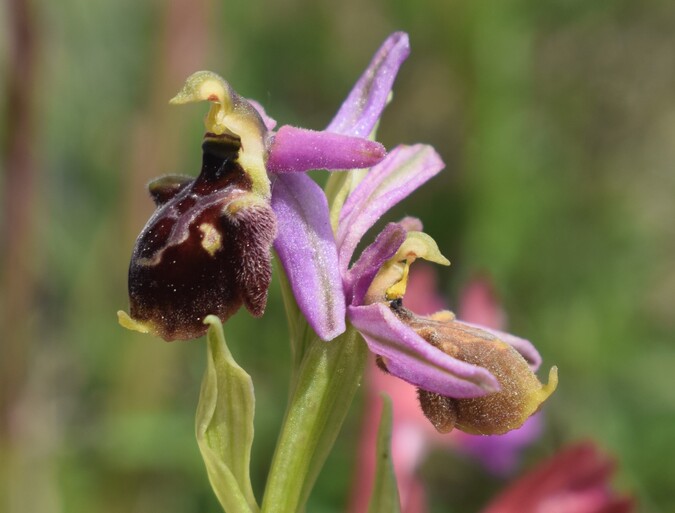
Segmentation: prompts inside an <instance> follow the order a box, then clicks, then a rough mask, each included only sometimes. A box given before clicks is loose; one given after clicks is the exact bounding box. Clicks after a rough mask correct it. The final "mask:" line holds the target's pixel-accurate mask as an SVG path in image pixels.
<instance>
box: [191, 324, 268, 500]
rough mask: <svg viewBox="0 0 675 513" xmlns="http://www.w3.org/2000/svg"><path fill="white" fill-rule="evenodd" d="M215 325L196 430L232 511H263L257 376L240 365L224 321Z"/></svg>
mask: <svg viewBox="0 0 675 513" xmlns="http://www.w3.org/2000/svg"><path fill="white" fill-rule="evenodd" d="M204 322H205V323H207V324H210V327H209V331H208V334H207V336H206V342H207V351H208V352H207V364H206V372H205V374H204V379H203V381H202V388H201V392H200V395H199V405H198V406H197V418H196V422H195V431H196V435H197V443H198V444H199V450H200V451H201V453H202V458H203V459H204V464H205V465H206V471H207V473H208V476H209V481H210V483H211V487H212V488H213V491H214V492H215V494H216V497H218V500H219V501H220V504H221V505H222V506H223V509H224V510H225V512H226V513H257V512H258V511H259V507H258V504H257V503H256V500H255V497H254V495H253V490H252V489H251V480H250V477H249V464H250V460H251V445H252V444H253V414H254V409H255V396H254V395H253V382H252V381H251V377H250V376H249V375H248V374H247V373H246V371H244V369H242V368H241V367H239V365H237V362H235V361H234V359H233V358H232V354H231V353H230V350H229V349H228V348H227V344H226V343H225V336H224V335H223V325H222V324H221V322H220V319H218V317H216V316H215V315H209V316H208V317H206V319H205V320H204Z"/></svg>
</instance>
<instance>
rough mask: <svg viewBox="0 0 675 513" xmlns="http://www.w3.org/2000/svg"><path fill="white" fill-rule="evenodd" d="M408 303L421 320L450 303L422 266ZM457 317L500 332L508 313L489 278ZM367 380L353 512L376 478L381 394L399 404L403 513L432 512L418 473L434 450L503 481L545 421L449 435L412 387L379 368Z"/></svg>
mask: <svg viewBox="0 0 675 513" xmlns="http://www.w3.org/2000/svg"><path fill="white" fill-rule="evenodd" d="M404 304H405V305H406V307H407V308H409V309H410V310H411V311H413V312H415V313H416V314H418V315H431V314H433V313H434V312H437V311H439V310H442V309H443V308H444V307H445V305H446V302H445V300H444V299H443V298H442V297H441V296H440V294H439V293H438V291H437V275H436V273H435V270H434V268H433V267H431V266H429V265H418V266H416V267H415V268H414V269H412V270H411V273H410V279H409V282H408V287H407V291H406V295H405V297H404ZM459 316H460V318H461V319H464V320H466V321H469V322H477V323H481V324H483V325H485V326H488V327H491V328H502V327H504V324H505V314H504V311H503V310H502V308H501V306H500V304H499V303H498V301H497V299H496V297H495V294H494V292H493V291H492V287H491V285H490V282H489V281H488V280H487V279H485V278H477V279H473V280H471V281H470V282H469V284H468V285H467V286H466V287H464V289H463V290H462V292H461V295H460V300H459ZM365 380H366V398H365V402H366V404H365V407H364V417H363V421H362V428H361V435H360V437H359V450H358V456H357V458H358V460H357V466H356V473H355V476H354V479H353V480H352V483H353V488H352V494H351V500H350V508H349V511H352V512H354V513H356V512H359V511H365V510H366V509H367V505H368V500H369V494H370V490H371V488H372V485H373V482H374V479H375V454H374V453H373V451H372V447H373V446H374V444H375V440H376V438H377V430H378V423H379V419H380V414H381V413H380V410H381V400H380V395H381V394H382V393H386V394H387V395H389V396H390V397H393V398H394V399H395V401H394V404H393V423H392V436H391V458H392V463H393V466H394V473H395V475H396V481H397V485H398V490H399V496H400V501H401V511H403V512H404V513H423V512H425V511H428V508H427V505H426V502H427V501H426V491H425V488H424V484H423V483H422V481H421V479H420V477H419V476H418V468H419V466H420V465H421V463H422V462H423V461H424V458H425V456H426V455H427V453H428V452H429V451H430V450H433V449H434V448H444V449H446V450H448V449H449V450H453V451H457V452H459V453H464V454H467V455H469V456H471V457H473V458H476V459H477V460H478V461H479V462H480V463H481V464H482V465H483V467H484V468H485V469H486V470H487V471H488V472H490V473H492V474H496V475H499V476H505V475H508V474H511V473H513V472H514V471H515V470H516V467H517V463H518V460H519V459H520V458H519V456H520V453H521V452H522V449H524V448H525V447H526V446H527V445H529V444H530V443H531V442H533V441H534V440H535V439H536V438H537V437H538V436H539V434H540V433H541V417H540V415H539V414H537V415H534V416H532V417H530V418H529V419H528V420H527V421H526V422H525V424H523V426H522V427H520V428H519V429H516V430H513V431H511V432H509V433H507V434H505V435H496V436H475V435H469V434H465V433H462V432H460V431H457V432H455V433H454V434H453V435H451V436H448V435H447V434H445V435H444V434H440V433H438V432H437V431H436V430H435V429H434V427H433V426H432V425H431V423H430V422H429V421H428V420H427V419H426V418H425V417H424V414H423V413H422V411H421V410H420V407H419V400H418V398H417V393H416V391H415V389H414V387H412V386H410V385H409V384H407V383H405V382H403V381H402V380H400V379H396V378H394V377H393V376H390V375H388V374H386V373H383V372H380V371H379V369H378V368H377V366H376V365H370V366H368V368H367V369H366V378H365Z"/></svg>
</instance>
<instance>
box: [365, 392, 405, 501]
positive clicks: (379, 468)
mask: <svg viewBox="0 0 675 513" xmlns="http://www.w3.org/2000/svg"><path fill="white" fill-rule="evenodd" d="M391 428H392V413H391V399H390V398H389V397H388V396H387V395H385V394H382V419H381V420H380V428H379V429H378V431H377V455H376V458H377V459H376V469H375V483H374V484H373V493H372V495H371V496H370V504H369V505H368V513H400V511H401V504H400V501H399V497H398V489H397V488H396V476H395V475H394V465H393V463H392V461H391Z"/></svg>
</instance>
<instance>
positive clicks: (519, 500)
mask: <svg viewBox="0 0 675 513" xmlns="http://www.w3.org/2000/svg"><path fill="white" fill-rule="evenodd" d="M614 469H615V462H614V461H613V460H612V459H611V458H610V457H608V456H607V455H605V454H603V453H602V452H600V450H599V449H598V448H597V446H596V445H595V444H594V443H593V442H590V441H588V442H581V443H578V444H576V445H572V446H570V447H568V448H567V449H565V450H563V451H561V452H559V453H557V454H556V455H555V456H553V457H552V458H550V459H549V460H547V461H545V462H543V463H541V464H540V465H539V466H537V467H536V468H535V469H533V470H531V471H530V472H528V473H527V474H525V475H524V476H523V477H521V478H520V479H518V480H517V481H516V482H515V483H513V484H512V485H511V486H509V487H508V488H507V489H506V490H505V491H504V492H502V493H501V494H500V495H498V496H497V498H495V499H494V500H493V501H492V502H491V503H490V504H489V505H488V507H487V508H486V509H485V510H483V512H482V513H629V512H632V511H635V501H634V499H633V498H632V497H628V496H619V495H617V494H616V493H615V492H614V491H613V490H612V489H611V487H610V484H609V479H610V477H611V475H612V473H613V472H614Z"/></svg>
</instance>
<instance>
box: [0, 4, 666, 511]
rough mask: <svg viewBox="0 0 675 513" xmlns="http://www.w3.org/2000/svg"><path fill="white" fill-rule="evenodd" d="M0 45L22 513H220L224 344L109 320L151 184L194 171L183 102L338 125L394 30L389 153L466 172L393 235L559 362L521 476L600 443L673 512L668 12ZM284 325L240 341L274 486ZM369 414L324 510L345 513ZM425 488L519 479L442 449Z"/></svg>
mask: <svg viewBox="0 0 675 513" xmlns="http://www.w3.org/2000/svg"><path fill="white" fill-rule="evenodd" d="M22 13H24V14H25V16H24V15H22ZM0 27H1V29H0V34H2V35H1V36H0V77H2V81H0V98H1V100H0V101H1V102H2V103H1V104H0V116H1V118H0V119H2V125H1V126H0V138H1V139H2V143H3V145H2V150H0V151H2V153H1V154H0V157H2V160H1V161H2V166H3V167H2V180H1V181H0V207H1V209H2V210H1V212H2V214H1V215H2V218H1V219H0V221H1V225H0V226H2V228H1V229H2V232H0V233H1V236H2V238H1V239H0V248H1V249H2V252H1V253H0V265H1V266H2V267H1V268H0V273H1V274H0V277H1V278H2V281H1V282H0V287H1V288H0V307H1V313H2V323H3V324H2V326H1V329H2V331H1V333H2V335H0V338H1V339H0V351H1V352H0V371H1V372H2V374H1V375H0V378H1V381H0V399H1V400H2V403H1V404H0V406H1V407H2V410H1V411H0V414H1V415H2V417H1V418H0V420H1V427H0V483H2V485H0V500H2V501H3V502H2V504H3V506H2V507H0V509H2V511H7V512H8V513H15V512H28V511H32V512H44V513H51V512H62V511H63V512H66V511H67V512H85V511H97V512H99V513H109V512H110V513H112V512H122V511H123V512H136V511H138V512H140V511H163V512H164V513H179V512H180V513H182V512H195V511H212V512H215V511H218V505H217V502H216V500H215V498H214V497H213V496H212V494H211V492H210V490H209V488H208V482H207V479H206V474H205V471H204V469H203V466H202V462H201V460H200V457H199V452H198V449H197V444H196V443H195V440H194V434H193V415H194V410H195V407H196V402H197V395H198V389H199V384H200V380H201V373H202V372H203V368H204V365H205V347H204V341H203V340H202V341H195V342H190V343H173V344H170V345H167V344H165V343H163V342H161V341H159V340H157V339H153V338H151V337H147V336H141V335H136V334H133V333H131V332H128V331H125V330H123V329H122V328H120V327H119V326H118V325H117V323H116V318H115V312H116V310H118V309H120V308H126V301H127V299H126V268H127V264H128V258H129V254H130V251H131V248H132V245H133V242H134V239H135V237H136V235H137V233H138V232H139V230H140V229H141V228H142V226H143V225H144V223H145V221H146V219H147V218H148V217H149V215H150V213H151V212H152V209H153V207H152V202H151V201H150V199H149V198H148V197H147V194H146V192H145V188H144V186H145V183H146V182H147V181H148V180H150V179H151V178H152V177H155V176H157V175H160V174H163V173H169V172H181V173H186V172H187V173H196V172H197V171H198V169H199V163H200V139H201V132H202V124H201V118H202V116H203V114H204V109H203V108H200V107H183V108H173V107H169V106H168V105H167V100H168V99H169V98H170V97H171V96H172V95H173V94H174V93H175V92H176V91H177V90H178V89H179V88H180V86H181V85H182V83H183V80H184V78H185V77H187V75H189V74H190V73H191V72H193V71H196V70H198V69H212V70H214V71H216V72H218V73H220V74H222V75H223V76H225V77H226V78H227V79H228V80H229V81H230V82H231V83H232V85H233V86H234V87H235V88H236V89H237V91H239V92H240V93H241V94H243V95H245V96H247V97H251V98H255V99H258V100H259V101H260V102H261V103H263V104H264V105H265V106H266V108H267V111H268V113H269V114H270V115H272V116H273V117H275V118H276V119H277V120H278V121H279V122H280V123H282V124H285V123H291V124H297V125H300V126H305V127H310V128H316V129H319V128H321V127H322V126H325V125H326V124H327V123H328V121H329V120H330V118H331V116H332V114H333V113H334V112H335V110H336V109H337V107H338V105H339V104H340V102H341V101H342V99H343V98H344V96H345V95H346V93H347V92H348V91H349V89H350V87H351V84H352V83H353V81H354V80H355V79H356V78H357V77H358V75H359V74H360V72H361V70H362V69H363V67H364V66H365V65H366V64H367V63H368V61H369V59H370V57H371V55H372V52H373V51H374V50H375V49H376V48H377V47H378V46H379V44H380V42H381V41H382V40H383V39H384V38H385V37H386V35H388V34H389V33H390V32H392V31H394V30H405V31H407V32H409V34H410V39H411V44H412V54H411V57H410V58H409V60H408V61H407V63H406V64H405V65H404V67H403V69H402V71H401V74H400V76H399V79H398V80H397V82H396V85H395V99H394V102H393V103H392V104H391V105H390V107H389V108H388V110H387V111H386V113H385V115H384V117H383V120H382V124H381V129H380V140H381V141H382V142H383V143H384V144H385V145H386V146H387V147H389V148H391V147H393V146H394V145H395V144H397V143H399V142H408V143H412V142H428V143H431V144H433V145H434V146H435V147H436V148H437V149H438V151H439V152H440V153H441V155H442V156H443V158H444V160H445V162H446V163H447V170H446V171H445V172H444V173H443V174H442V175H441V176H440V177H439V178H437V179H436V180H434V181H433V182H432V183H430V184H428V185H426V186H425V187H424V188H423V189H422V190H420V191H419V192H418V193H417V194H416V195H414V196H413V197H412V198H411V199H409V200H408V201H406V202H405V203H404V204H403V205H402V206H401V207H400V208H399V209H398V210H397V212H395V213H394V214H393V215H391V216H389V219H396V218H398V217H400V216H402V215H404V214H410V215H415V216H418V217H421V218H422V219H423V220H424V222H425V227H426V231H427V232H429V233H430V234H431V235H432V236H434V237H435V238H436V240H437V241H438V243H439V246H440V247H441V249H442V250H443V252H444V253H445V254H446V255H447V256H448V257H449V258H450V260H451V261H452V262H453V265H452V267H451V268H450V269H448V270H446V269H442V270H439V272H440V276H441V287H442V288H443V290H444V291H445V292H446V293H447V296H448V297H449V298H450V302H451V303H452V301H453V299H454V298H456V297H457V294H458V291H459V290H460V289H461V287H462V285H463V284H465V283H466V282H467V280H468V279H469V278H470V277H471V276H473V275H474V274H475V273H487V274H489V275H490V276H491V277H492V278H493V280H494V283H495V286H496V289H497V290H498V292H499V294H500V297H501V300H502V302H503V304H504V307H505V309H506V310H507V311H508V313H509V322H510V327H511V331H513V332H514V333H518V334H521V335H523V336H526V337H527V338H529V339H531V340H533V341H534V342H535V344H536V345H537V346H538V348H539V349H540V350H541V353H542V355H543V357H544V361H545V366H546V367H548V366H550V365H551V364H557V365H558V366H559V369H560V379H561V384H560V386H559V389H558V391H557V392H556V394H555V395H554V397H553V398H552V399H551V400H550V402H549V403H548V404H547V407H546V416H547V422H548V427H547V430H546V435H545V436H544V438H543V439H542V440H541V441H540V442H538V443H537V444H535V446H534V447H533V448H532V449H531V450H530V451H529V452H528V454H527V463H532V462H534V461H536V460H537V459H539V458H541V457H543V456H546V455H548V454H551V453H552V452H554V450H555V449H556V448H558V447H560V446H561V445H562V444H563V443H565V442H567V441H571V440H576V439H578V438H583V437H592V438H594V439H596V440H598V441H599V442H600V443H601V445H602V446H603V447H605V448H607V449H608V450H609V451H611V452H612V453H614V454H615V455H616V457H617V459H618V461H619V463H620V471H619V473H618V479H617V485H618V486H619V487H620V488H622V489H625V490H630V491H632V492H634V493H635V494H636V495H637V496H638V497H639V502H640V507H641V511H646V512H652V513H659V512H668V511H674V510H675V493H674V492H673V490H675V482H674V481H673V477H672V476H673V472H672V468H671V467H672V463H671V462H672V461H673V460H674V459H675V448H674V444H673V439H674V438H675V387H674V386H673V373H674V372H675V352H674V351H673V342H674V341H675V337H674V334H675V315H674V312H673V302H674V299H675V262H674V259H673V256H674V255H675V223H674V222H673V219H675V202H674V201H673V198H674V197H675V173H674V172H673V162H674V161H675V144H673V141H674V139H675V60H674V59H673V51H672V48H673V47H674V45H675V5H674V4H673V3H672V2H668V1H665V0H663V1H660V0H645V1H642V2H630V1H627V0H607V1H602V2H590V1H587V0H544V1H542V0H537V1H535V0H480V1H479V0H443V1H440V0H437V1H420V2H411V1H409V0H380V1H374V2H369V3H363V2H358V1H355V0H344V1H342V2H334V1H328V0H321V1H315V2H311V1H308V0H281V1H267V2H256V1H250V2H241V1H215V0H194V1H188V0H175V1H173V2H159V1H155V2H137V1H131V0H116V1H112V0H86V1H85V0H60V1H59V2H49V1H47V0H33V1H30V2H27V3H26V2H22V1H21V0H8V2H6V3H5V4H3V5H2V6H1V7H0ZM17 83H18V84H19V87H18V89H17V88H16V87H15V86H16V84H17ZM13 84H14V85H13ZM17 90H18V96H16V94H17ZM17 98H18V99H17ZM317 179H318V180H323V179H325V176H324V174H323V173H317ZM284 330H285V328H284V317H283V311H282V306H281V299H280V294H279V291H278V289H277V288H276V287H274V288H273V290H272V291H271V297H270V302H269V306H268V312H267V314H266V315H265V317H264V318H263V319H262V320H254V319H252V318H251V317H250V316H248V315H247V314H246V313H244V312H241V313H239V314H238V315H237V316H236V317H235V318H234V319H233V320H232V321H230V322H229V323H228V324H227V325H226V336H227V337H228V342H229V345H230V348H231V349H232V351H233V353H234V355H235V357H236V358H237V360H238V362H239V363H240V364H241V365H242V366H243V367H244V368H245V369H247V371H248V372H249V373H250V374H251V375H252V377H253V380H254V384H255V388H256V397H257V411H256V441H255V445H254V453H253V462H252V464H253V476H252V477H253V483H254V489H255V490H256V492H257V493H258V494H260V492H261V491H262V487H263V485H264V479H265V476H266V473H267V466H268V462H269V460H270V456H271V452H272V450H273V447H274V443H275V437H276V433H277V431H278V428H279V424H280V422H281V416H282V414H283V408H284V403H285V400H286V393H285V392H284V390H285V387H286V383H287V380H288V376H289V369H288V365H287V364H288V363H289V362H290V355H289V349H288V344H287V342H286V340H285V338H284ZM358 406H359V405H356V407H355V409H354V412H353V415H352V417H351V418H350V420H349V421H348V425H347V426H346V428H345V431H344V433H343V436H342V437H341V439H340V441H339V443H338V448H337V450H336V452H335V454H334V455H333V456H332V457H331V459H330V460H329V462H328V466H327V468H326V471H325V472H324V473H323V474H322V476H321V478H320V480H319V483H318V486H317V489H316V491H315V493H314V495H313V497H312V499H311V501H310V505H309V508H308V511H311V512H318V513H322V512H325V513H332V512H337V511H342V510H344V506H345V503H346V497H347V494H348V490H349V477H350V475H351V474H352V468H353V465H354V458H353V451H354V449H355V447H356V436H357V434H358V420H359V418H358V417H359V408H358ZM422 471H423V473H424V475H425V479H426V480H427V482H428V483H429V487H430V494H431V498H432V510H433V511H435V512H436V511H438V512H441V511H443V512H460V511H461V512H469V511H478V510H479V509H480V506H481V505H483V504H485V503H486V502H487V500H488V499H489V497H490V496H491V495H492V494H493V493H494V492H495V491H496V490H497V489H499V488H501V487H502V486H503V485H504V482H503V481H499V480H496V479H494V478H489V477H487V476H485V475H484V474H482V473H481V471H480V470H479V468H478V467H477V466H476V465H475V464H474V463H471V462H468V461H465V460H463V459H461V458H459V457H457V456H452V455H448V454H434V455H433V456H432V457H431V458H430V459H429V461H427V463H426V464H425V465H424V467H423V469H422Z"/></svg>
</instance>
